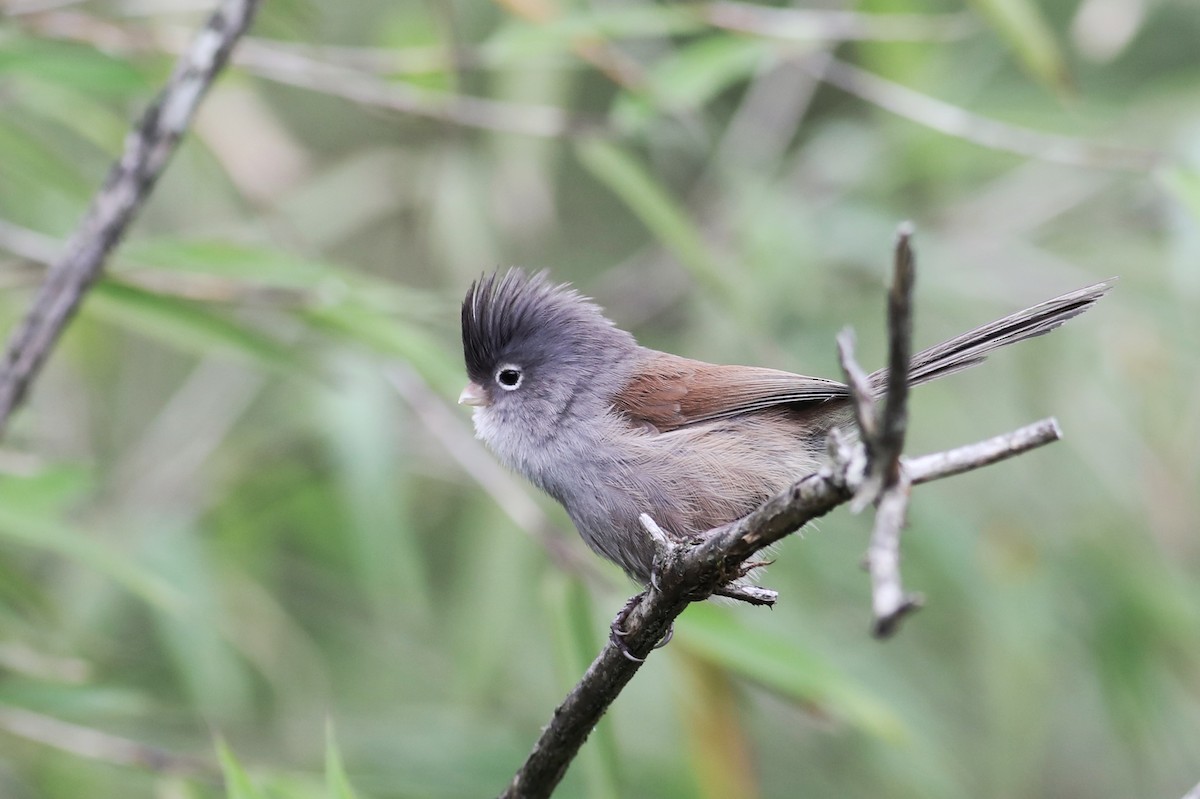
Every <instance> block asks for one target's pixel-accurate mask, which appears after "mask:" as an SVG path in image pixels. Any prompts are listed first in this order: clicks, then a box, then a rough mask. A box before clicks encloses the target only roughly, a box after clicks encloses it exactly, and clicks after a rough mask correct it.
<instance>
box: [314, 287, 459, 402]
mask: <svg viewBox="0 0 1200 799" xmlns="http://www.w3.org/2000/svg"><path fill="white" fill-rule="evenodd" d="M303 316H304V319H305V320H306V321H307V322H308V324H309V325H311V326H312V327H313V329H316V330H320V331H322V332H324V333H326V334H328V335H332V336H338V337H340V338H343V339H346V340H349V341H354V342H356V343H358V344H361V345H363V346H366V347H368V348H370V349H371V350H374V351H375V352H378V353H381V354H384V355H390V356H393V357H399V358H403V359H404V360H405V361H406V362H408V363H409V364H411V365H412V367H413V368H414V369H416V370H417V371H418V372H420V373H421V376H422V377H424V378H425V379H426V380H427V381H428V382H429V383H430V384H431V385H433V386H434V387H435V388H437V389H438V390H441V391H444V392H445V393H446V396H448V397H449V396H451V394H453V396H457V395H458V391H459V389H461V388H462V386H461V385H460V384H461V382H462V379H463V378H462V357H461V355H459V354H458V353H453V354H452V353H451V352H449V351H448V350H447V348H446V347H445V346H444V345H443V344H442V343H441V342H439V341H437V340H435V339H433V338H432V337H431V336H430V335H429V334H428V333H427V332H425V331H424V330H422V329H420V328H418V327H416V326H415V325H412V324H409V323H408V322H407V321H406V320H404V319H400V318H397V317H396V316H395V315H394V314H386V313H383V312H380V311H379V310H378V309H376V308H372V307H365V306H363V305H362V304H361V303H360V302H359V301H358V300H357V299H347V300H346V301H344V302H340V303H338V304H336V305H329V306H325V307H320V308H309V309H306V310H305V311H303Z"/></svg>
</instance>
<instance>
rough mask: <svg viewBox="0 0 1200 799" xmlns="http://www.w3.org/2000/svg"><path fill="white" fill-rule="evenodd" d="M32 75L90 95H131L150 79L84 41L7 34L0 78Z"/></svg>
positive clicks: (0, 49)
mask: <svg viewBox="0 0 1200 799" xmlns="http://www.w3.org/2000/svg"><path fill="white" fill-rule="evenodd" d="M6 73H7V75H8V77H14V76H19V77H31V78H37V79H39V80H44V81H47V82H49V83H54V84H59V85H62V86H66V87H69V88H72V89H78V90H80V91H84V92H87V93H89V94H93V95H95V94H100V95H109V96H113V97H129V96H132V95H138V94H144V93H146V92H147V91H149V90H150V86H151V84H150V82H149V81H148V80H146V78H145V76H143V75H142V73H141V71H140V70H138V69H136V68H135V67H134V66H133V65H132V64H131V63H130V62H129V61H127V60H125V59H120V58H115V57H113V56H110V55H107V54H106V53H102V52H100V51H99V50H97V49H95V48H93V47H90V46H88V45H84V44H74V43H71V42H61V41H53V40H50V39H33V38H14V37H11V36H10V37H7V41H4V42H3V46H2V47H0V77H2V76H4V75H5V74H6Z"/></svg>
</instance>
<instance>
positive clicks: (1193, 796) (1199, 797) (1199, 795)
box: [1183, 782, 1200, 799]
mask: <svg viewBox="0 0 1200 799" xmlns="http://www.w3.org/2000/svg"><path fill="white" fill-rule="evenodd" d="M1183 799H1200V782H1198V783H1196V787H1195V788H1192V789H1191V790H1190V791H1188V792H1187V793H1186V794H1184V795H1183Z"/></svg>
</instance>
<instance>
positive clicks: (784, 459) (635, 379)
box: [458, 267, 1112, 585]
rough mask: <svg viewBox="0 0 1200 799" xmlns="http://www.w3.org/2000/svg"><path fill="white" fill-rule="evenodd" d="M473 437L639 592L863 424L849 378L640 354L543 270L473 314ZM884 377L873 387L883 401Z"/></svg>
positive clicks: (973, 359)
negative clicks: (668, 545) (662, 555)
mask: <svg viewBox="0 0 1200 799" xmlns="http://www.w3.org/2000/svg"><path fill="white" fill-rule="evenodd" d="M1111 286H1112V282H1111V281H1105V282H1101V283H1096V284H1093V285H1090V286H1086V287H1084V288H1080V289H1078V290H1075V291H1072V292H1069V293H1066V294H1063V295H1061V296H1058V297H1055V298H1053V299H1050V300H1047V301H1045V302H1042V303H1039V304H1037V305H1034V306H1032V307H1030V308H1026V309H1025V310H1022V311H1018V312H1016V313H1013V314H1010V315H1008V316H1005V317H1003V318H1001V319H998V320H996V321H994V322H991V323H989V324H986V325H982V326H980V327H976V328H974V329H972V330H970V331H968V332H966V333H963V334H962V335H959V336H956V337H954V338H951V339H949V340H947V341H945V342H942V343H941V344H938V345H936V346H933V347H930V348H928V349H925V350H922V351H920V352H918V353H917V354H915V355H913V356H912V359H911V365H910V371H909V383H910V384H912V385H916V384H921V383H926V382H929V381H931V380H936V379H938V378H941V377H944V376H946V375H949V374H953V373H955V372H958V371H961V370H963V369H966V368H968V367H971V366H974V365H976V364H978V363H980V362H981V361H982V360H983V359H984V357H985V356H986V355H987V354H988V353H990V352H991V351H993V350H995V349H997V348H1000V347H1004V346H1007V345H1009V344H1012V343H1015V342H1018V341H1023V340H1025V339H1029V338H1033V337H1035V336H1040V335H1043V334H1045V333H1048V332H1049V331H1051V330H1053V329H1055V328H1057V327H1058V326H1059V325H1061V324H1062V323H1063V322H1065V321H1067V320H1068V319H1071V318H1072V317H1074V316H1077V315H1079V314H1081V313H1083V312H1084V311H1087V310H1088V309H1090V308H1091V307H1092V306H1093V305H1095V303H1096V302H1097V301H1098V300H1099V299H1100V298H1101V297H1102V296H1104V294H1105V293H1106V292H1107V291H1108V290H1109V289H1110V288H1111ZM462 344H463V355H464V360H465V365H466V373H467V377H468V381H469V382H468V383H467V385H466V387H465V388H464V389H463V391H462V393H461V395H460V396H459V398H458V401H459V403H460V404H463V405H467V406H470V407H471V408H472V409H473V412H472V419H473V423H474V427H475V432H476V436H477V437H478V438H479V439H481V440H482V441H483V443H484V444H485V445H486V446H487V448H488V449H489V450H490V451H491V452H492V453H493V454H494V455H495V457H496V458H497V459H498V460H499V461H500V462H501V463H503V464H504V465H505V466H507V467H508V468H510V469H512V470H513V471H515V472H517V473H519V474H521V475H523V476H524V477H525V478H527V479H528V480H529V481H530V482H531V483H533V484H534V485H535V486H537V487H538V488H539V489H541V490H542V491H544V492H545V493H547V494H548V495H550V496H551V497H553V498H554V499H555V500H557V501H558V502H559V503H560V504H561V505H562V506H563V507H564V508H565V509H566V512H567V514H568V516H569V517H570V518H571V521H572V522H573V523H574V525H575V527H576V528H577V529H578V531H579V533H580V535H581V536H582V538H583V540H584V541H585V542H586V543H587V545H588V546H589V547H590V548H591V549H592V550H594V551H595V552H596V553H598V554H599V555H601V556H603V557H604V558H607V559H608V560H610V561H612V562H614V563H616V564H617V565H618V566H620V567H621V568H622V569H623V570H624V571H625V572H626V574H628V575H629V577H630V578H632V579H633V580H635V581H636V582H638V583H641V584H642V585H647V584H649V583H650V582H651V580H652V578H653V574H654V567H655V555H656V553H657V552H658V546H657V545H656V543H655V542H654V540H653V539H652V537H651V535H650V533H648V532H647V530H646V529H645V527H643V525H642V523H641V521H640V517H641V515H642V514H647V515H649V517H650V518H651V519H653V520H654V522H656V523H657V524H658V526H659V527H660V528H661V529H662V531H663V532H664V533H665V534H666V535H667V536H668V537H669V538H670V539H671V540H672V541H683V540H686V539H689V538H692V537H695V536H698V535H700V534H702V533H704V532H706V531H708V530H711V529H713V528H715V527H718V526H720V525H723V524H726V523H728V522H732V521H734V520H737V519H739V518H741V517H743V516H745V515H746V514H748V513H750V512H751V511H753V510H755V509H756V508H757V507H759V506H760V505H761V504H762V503H763V502H765V501H766V500H767V499H769V498H770V497H771V496H773V495H775V494H776V493H778V492H780V491H782V490H783V489H785V488H786V487H787V486H789V485H791V484H792V483H793V482H795V481H796V480H797V479H799V478H801V477H803V476H804V475H806V474H809V473H811V472H813V471H816V470H817V469H818V468H819V467H820V465H821V463H822V462H823V459H824V457H825V456H824V453H825V451H826V440H827V438H828V436H829V434H830V431H831V430H833V429H834V428H838V429H848V428H850V427H851V426H852V425H853V410H852V407H851V404H852V399H851V393H850V389H849V388H848V387H847V385H846V384H845V383H842V382H840V381H838V380H832V379H828V378H822V377H810V376H806V375H800V374H793V373H791V372H787V371H782V370H777V369H769V368H764V367H757V366H739V365H719V364H712V363H707V362H704V361H700V360H694V359H691V358H685V357H682V356H679V355H674V354H671V353H667V352H661V351H658V350H655V349H651V348H648V347H643V346H641V345H639V344H638V343H637V341H636V339H635V338H634V336H633V335H632V334H630V333H629V332H628V331H625V330H622V329H621V328H619V327H618V326H617V325H616V324H614V323H613V322H612V320H610V319H609V318H608V317H606V316H605V315H604V311H603V310H602V309H601V308H600V307H599V306H598V305H597V304H596V303H595V302H594V301H593V300H591V299H590V298H588V297H586V296H584V295H583V294H581V293H580V292H578V291H577V290H576V289H574V288H572V287H571V286H570V285H569V284H563V283H557V282H555V281H553V280H552V279H551V278H550V277H549V275H548V274H547V273H546V272H544V271H542V272H529V271H526V270H523V269H521V268H516V267H514V268H510V269H507V270H504V271H500V270H497V271H495V272H493V273H491V274H488V275H484V276H481V277H480V278H479V279H477V280H475V281H474V282H472V284H471V285H470V287H469V289H468V290H467V292H466V296H465V298H464V299H463V303H462ZM886 380H887V370H886V369H881V370H879V371H877V372H875V373H873V374H872V375H870V376H869V382H870V385H871V387H872V390H873V391H874V392H875V393H876V395H878V394H880V393H881V392H882V390H883V387H884V385H885V383H886Z"/></svg>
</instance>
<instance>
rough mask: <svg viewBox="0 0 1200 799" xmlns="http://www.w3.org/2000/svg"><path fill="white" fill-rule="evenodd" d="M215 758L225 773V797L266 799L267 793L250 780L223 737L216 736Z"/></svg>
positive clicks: (233, 798) (228, 798) (227, 798)
mask: <svg viewBox="0 0 1200 799" xmlns="http://www.w3.org/2000/svg"><path fill="white" fill-rule="evenodd" d="M217 760H218V762H220V764H221V773H222V774H224V775H225V796H226V799H267V795H266V794H265V793H264V792H262V791H260V790H259V789H258V788H257V787H255V785H254V783H253V782H251V781H250V775H249V774H247V773H246V771H245V769H243V768H242V766H241V764H240V763H238V761H237V758H235V757H234V756H233V752H231V751H230V750H229V747H228V746H227V745H226V743H225V739H223V738H217Z"/></svg>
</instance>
